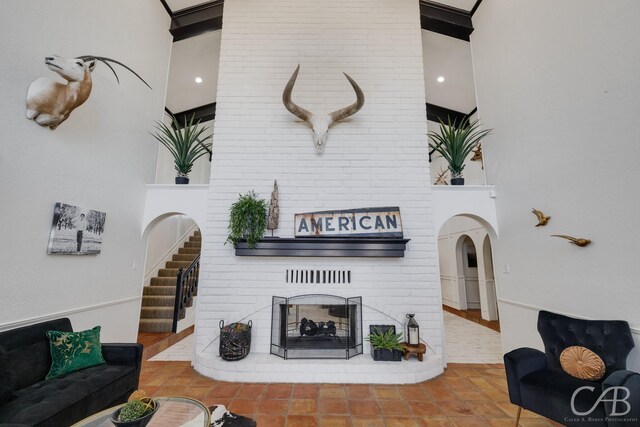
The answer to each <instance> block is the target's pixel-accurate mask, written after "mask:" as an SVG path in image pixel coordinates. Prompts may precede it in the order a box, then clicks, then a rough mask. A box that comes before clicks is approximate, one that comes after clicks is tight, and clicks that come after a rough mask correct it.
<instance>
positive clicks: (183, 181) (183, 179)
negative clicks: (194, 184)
mask: <svg viewBox="0 0 640 427" xmlns="http://www.w3.org/2000/svg"><path fill="white" fill-rule="evenodd" d="M188 183H189V177H188V176H176V184H188Z"/></svg>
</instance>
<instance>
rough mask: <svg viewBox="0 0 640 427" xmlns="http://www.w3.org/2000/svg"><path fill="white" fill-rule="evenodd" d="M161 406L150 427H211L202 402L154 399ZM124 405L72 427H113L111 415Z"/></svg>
mask: <svg viewBox="0 0 640 427" xmlns="http://www.w3.org/2000/svg"><path fill="white" fill-rule="evenodd" d="M153 400H155V401H157V402H158V403H159V404H160V407H159V408H158V411H157V412H156V413H155V415H154V416H153V417H152V418H151V421H150V422H149V424H147V426H148V427H153V426H156V427H160V426H162V427H166V426H176V427H210V425H211V414H210V413H209V409H208V408H207V407H206V406H204V404H203V403H202V402H199V401H197V400H195V399H191V398H189V397H178V396H173V397H154V398H153ZM121 406H123V405H118V406H114V407H113V408H109V409H105V410H104V411H102V412H98V413H97V414H95V415H92V416H90V417H89V418H85V419H84V420H82V421H80V422H78V423H76V424H74V425H73V426H72V427H113V423H112V422H111V414H112V413H113V412H114V411H115V410H116V409H118V408H120V407H121Z"/></svg>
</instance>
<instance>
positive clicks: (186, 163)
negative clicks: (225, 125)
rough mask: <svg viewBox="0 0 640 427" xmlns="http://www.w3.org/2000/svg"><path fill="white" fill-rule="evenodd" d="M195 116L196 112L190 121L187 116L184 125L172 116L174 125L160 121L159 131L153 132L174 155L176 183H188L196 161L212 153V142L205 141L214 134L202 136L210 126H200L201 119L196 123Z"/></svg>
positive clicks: (157, 125)
mask: <svg viewBox="0 0 640 427" xmlns="http://www.w3.org/2000/svg"><path fill="white" fill-rule="evenodd" d="M194 117H195V114H194V115H192V116H191V119H190V120H189V121H188V122H187V118H186V117H185V118H184V124H183V125H180V124H179V123H178V119H177V118H176V117H175V116H172V119H173V120H172V126H167V125H166V124H164V123H162V122H159V121H158V122H156V126H155V127H156V130H157V131H156V133H152V135H153V137H154V138H155V139H157V140H158V141H160V143H161V144H162V145H164V146H165V147H166V148H167V150H169V152H170V153H171V155H172V156H173V162H174V163H175V169H176V172H177V173H178V176H176V184H188V183H189V173H190V172H191V169H192V168H193V164H194V163H195V161H196V160H198V159H199V158H200V157H202V156H204V155H206V154H211V143H205V141H206V140H208V139H210V138H211V136H212V135H208V136H205V137H203V136H202V134H203V133H204V132H206V131H207V130H208V129H209V128H208V127H207V126H202V127H200V120H198V121H196V122H195V123H194V121H193V120H194Z"/></svg>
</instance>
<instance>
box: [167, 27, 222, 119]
mask: <svg viewBox="0 0 640 427" xmlns="http://www.w3.org/2000/svg"><path fill="white" fill-rule="evenodd" d="M221 34H222V32H221V31H212V32H210V33H206V34H203V35H201V36H197V37H191V38H188V39H185V40H181V41H179V42H175V43H173V47H172V49H171V65H170V68H169V82H168V85H167V99H166V103H165V104H166V106H167V108H168V109H169V110H171V112H173V113H179V112H182V111H185V110H190V109H192V108H195V107H200V106H202V105H206V104H211V103H213V102H216V89H217V85H218V63H219V60H220V36H221ZM196 77H200V78H201V79H202V83H200V84H198V83H196V82H195V78H196Z"/></svg>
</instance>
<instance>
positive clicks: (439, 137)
mask: <svg viewBox="0 0 640 427" xmlns="http://www.w3.org/2000/svg"><path fill="white" fill-rule="evenodd" d="M479 128H480V121H479V120H474V121H469V118H465V119H464V120H463V121H462V122H461V123H460V124H459V125H457V124H456V121H455V120H454V121H453V122H452V121H451V118H449V119H448V122H447V123H446V124H445V123H444V122H443V121H442V120H440V129H439V130H438V132H434V131H431V132H429V134H428V135H429V139H430V140H431V141H430V142H429V147H430V148H431V149H432V150H434V151H436V152H438V153H439V154H440V155H441V156H442V157H444V159H445V160H446V161H447V163H449V171H450V172H451V185H464V178H463V177H462V171H463V169H464V166H465V160H466V159H467V156H468V155H469V154H470V153H471V151H473V149H474V148H476V147H477V145H478V144H479V143H480V142H481V141H482V139H483V138H484V137H486V136H487V135H489V133H491V131H492V130H493V129H484V130H480V129H479Z"/></svg>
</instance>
